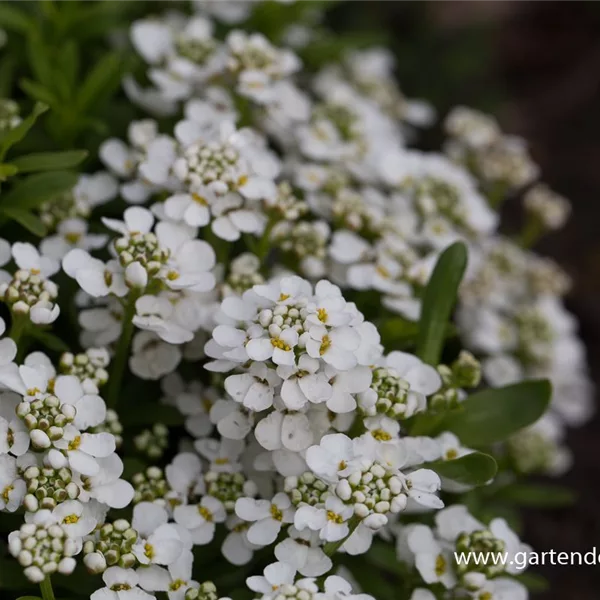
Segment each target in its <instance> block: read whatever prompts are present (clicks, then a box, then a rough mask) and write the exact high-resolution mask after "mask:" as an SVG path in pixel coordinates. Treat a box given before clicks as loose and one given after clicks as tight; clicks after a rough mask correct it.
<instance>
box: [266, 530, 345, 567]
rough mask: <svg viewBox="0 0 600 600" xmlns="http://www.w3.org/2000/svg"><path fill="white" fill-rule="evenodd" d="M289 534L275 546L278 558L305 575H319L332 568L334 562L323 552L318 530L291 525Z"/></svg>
mask: <svg viewBox="0 0 600 600" xmlns="http://www.w3.org/2000/svg"><path fill="white" fill-rule="evenodd" d="M288 535H289V536H290V537H288V538H286V539H285V540H283V541H281V542H279V544H277V546H275V558H276V559H277V560H279V561H281V562H284V563H288V564H289V565H291V566H292V567H294V568H295V569H296V570H297V571H298V572H299V573H300V574H301V575H304V576H305V577H319V576H321V575H323V574H325V573H327V572H328V571H330V570H331V567H332V564H333V563H332V562H331V559H330V558H329V557H328V556H327V555H326V554H325V553H324V552H323V550H322V548H321V546H320V544H321V541H320V538H319V534H318V533H317V532H315V531H311V530H310V529H308V528H307V529H305V530H304V531H298V530H297V529H296V528H295V527H289V528H288Z"/></svg>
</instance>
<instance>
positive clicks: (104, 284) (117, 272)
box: [62, 249, 128, 298]
mask: <svg viewBox="0 0 600 600" xmlns="http://www.w3.org/2000/svg"><path fill="white" fill-rule="evenodd" d="M62 267H63V270H64V271H65V273H66V274H67V275H68V276H69V277H72V278H73V279H75V280H76V281H77V283H78V284H79V286H80V287H81V289H82V290H84V291H85V292H87V293H88V294H89V295H90V296H93V297H94V298H101V297H103V296H108V295H109V294H114V295H115V296H118V297H122V296H125V295H126V294H127V291H128V289H127V286H126V285H125V275H124V272H123V269H122V267H121V265H119V263H118V262H117V261H115V260H109V261H108V262H107V263H104V262H102V261H101V260H99V259H97V258H93V257H91V256H90V255H89V254H88V253H87V252H86V251H85V250H79V249H75V250H70V251H69V252H68V253H67V254H66V256H65V257H64V258H63V260H62Z"/></svg>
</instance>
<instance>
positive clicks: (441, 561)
mask: <svg viewBox="0 0 600 600" xmlns="http://www.w3.org/2000/svg"><path fill="white" fill-rule="evenodd" d="M445 572H446V559H445V558H444V557H443V556H442V555H441V554H438V557H437V558H436V559H435V574H436V575H437V576H438V577H441V576H442V575H443V574H444V573H445Z"/></svg>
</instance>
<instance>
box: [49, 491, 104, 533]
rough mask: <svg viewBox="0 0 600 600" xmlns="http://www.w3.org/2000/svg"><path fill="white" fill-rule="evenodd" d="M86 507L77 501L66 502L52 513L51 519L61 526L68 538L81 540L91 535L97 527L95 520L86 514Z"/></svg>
mask: <svg viewBox="0 0 600 600" xmlns="http://www.w3.org/2000/svg"><path fill="white" fill-rule="evenodd" d="M86 507H87V505H86V504H82V503H81V502H79V501H78V500H67V501H65V502H62V503H60V504H59V505H58V506H57V507H56V508H55V509H54V510H53V511H52V518H53V519H54V520H55V521H56V522H57V523H59V524H60V525H62V528H63V529H64V531H65V532H66V534H67V535H68V536H69V537H72V538H83V537H84V536H86V535H88V534H89V533H91V532H92V531H93V530H94V528H95V527H96V525H97V520H96V519H95V518H94V517H93V516H92V515H91V514H88V511H87V510H86Z"/></svg>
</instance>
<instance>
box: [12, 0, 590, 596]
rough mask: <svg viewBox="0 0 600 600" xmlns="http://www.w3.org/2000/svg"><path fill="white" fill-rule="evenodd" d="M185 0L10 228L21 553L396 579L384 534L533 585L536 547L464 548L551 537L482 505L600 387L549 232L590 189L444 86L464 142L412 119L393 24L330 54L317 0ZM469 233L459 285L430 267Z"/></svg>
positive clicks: (214, 573) (118, 580)
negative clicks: (33, 236)
mask: <svg viewBox="0 0 600 600" xmlns="http://www.w3.org/2000/svg"><path fill="white" fill-rule="evenodd" d="M190 4H191V6H187V5H186V6H185V7H184V6H183V5H181V6H179V5H178V6H176V7H174V10H170V11H169V12H167V13H166V14H164V15H153V16H151V17H150V16H147V17H144V18H140V19H138V20H136V21H135V22H133V23H131V24H130V28H129V37H130V41H131V45H132V49H133V50H134V51H135V52H136V53H137V54H138V59H139V60H138V61H131V64H136V63H137V67H138V68H137V69H136V73H135V76H134V74H133V73H123V89H124V92H125V96H124V97H123V100H124V102H125V103H127V108H128V109H129V111H128V112H127V113H126V114H129V115H131V117H130V118H131V119H132V120H131V122H129V124H128V126H127V127H126V133H125V135H124V136H123V137H122V139H121V137H117V136H121V135H122V134H123V132H124V131H125V128H123V130H122V131H121V130H120V128H118V127H114V128H113V127H109V130H110V134H111V135H110V136H109V135H108V134H107V135H106V138H107V139H104V140H103V141H102V142H101V144H100V146H99V149H98V151H97V153H96V152H95V151H94V153H95V154H97V156H93V157H92V158H93V160H95V159H96V158H97V159H98V160H99V161H100V162H101V163H102V164H103V165H104V168H105V169H106V170H101V171H97V172H95V173H89V174H82V175H80V176H79V177H78V179H77V178H74V179H72V180H70V185H69V186H68V187H69V190H68V191H67V192H64V190H63V192H61V193H60V194H58V193H57V194H54V195H52V194H51V193H48V194H45V195H44V202H43V203H41V204H39V205H38V206H36V207H35V213H34V212H32V213H31V217H32V218H35V219H37V220H39V222H40V224H41V225H43V226H44V227H46V228H47V233H48V234H47V235H46V236H45V238H44V239H43V241H42V242H41V243H40V244H39V247H36V246H35V245H33V244H32V243H29V242H20V241H17V242H15V243H12V244H9V243H8V242H6V241H4V240H0V265H1V266H7V265H8V266H7V270H6V271H4V270H3V271H1V272H0V275H1V276H0V301H1V302H2V303H3V304H4V305H5V307H6V312H5V313H4V314H6V316H7V318H8V319H9V323H10V328H9V330H8V334H7V335H5V336H4V337H2V339H0V511H2V512H10V513H16V514H15V515H14V517H16V518H19V519H21V520H22V522H19V525H20V526H18V527H16V528H15V530H14V531H12V532H10V533H9V535H8V550H9V552H10V554H11V555H12V556H13V557H14V558H15V559H16V560H17V561H18V564H19V565H20V566H21V567H22V568H23V570H24V573H25V576H26V577H27V578H28V579H29V580H30V581H31V582H33V583H40V584H42V586H44V587H45V586H47V585H48V584H49V583H50V581H51V579H52V576H53V575H54V574H55V573H59V574H61V575H68V576H69V577H70V578H71V580H72V581H73V582H74V583H73V584H72V586H73V587H74V588H76V589H77V588H78V586H79V584H80V582H82V581H84V582H86V583H85V584H84V585H83V587H82V589H84V588H85V585H87V583H89V582H90V581H91V582H92V584H93V590H95V591H93V590H92V589H90V591H89V593H87V588H85V589H86V591H84V592H82V595H83V594H87V596H88V597H89V596H91V598H92V600H153V599H155V598H156V596H155V594H159V593H160V594H167V595H168V598H169V600H219V598H220V594H222V593H223V594H228V593H230V594H231V595H232V597H233V598H234V599H236V600H237V598H238V597H245V595H246V594H247V593H248V592H252V593H254V594H255V597H256V598H257V599H259V600H288V599H289V600H292V599H297V600H342V599H345V600H353V599H355V598H356V600H372V598H371V596H370V595H369V594H363V593H361V590H362V589H363V588H364V590H365V591H366V592H374V593H375V594H376V592H377V591H378V590H377V585H372V582H371V583H370V580H371V579H373V578H372V577H371V578H369V577H366V578H365V577H361V573H360V570H361V568H360V567H359V568H355V567H356V565H357V564H359V563H357V562H355V561H357V560H358V561H362V560H363V559H365V560H370V554H369V553H370V552H373V553H374V554H377V558H376V559H375V560H374V563H378V562H379V563H385V564H386V568H387V567H389V564H390V563H389V561H396V562H394V563H393V564H395V565H396V566H397V567H398V568H399V569H402V573H403V575H404V574H405V575H406V577H404V576H403V581H402V585H403V586H404V587H403V588H402V593H404V596H402V598H409V597H410V598H411V600H432V599H435V598H440V597H444V598H445V597H448V598H450V597H452V598H472V599H473V600H506V599H510V600H516V599H519V600H521V599H525V598H526V597H527V592H526V590H525V588H524V587H523V585H522V584H521V583H520V582H518V581H517V579H515V577H514V576H515V575H518V574H520V571H521V570H522V569H518V570H517V569H514V568H513V567H512V566H509V565H508V562H507V564H506V565H505V564H504V563H499V562H493V561H492V562H490V561H488V562H485V563H473V564H469V563H460V562H457V560H456V554H455V553H460V552H463V553H469V552H488V553H490V556H491V555H492V554H494V555H496V554H501V553H508V554H507V555H508V556H509V557H510V556H514V555H515V554H516V553H517V552H524V551H526V550H527V548H528V547H527V546H525V545H523V544H521V542H520V541H519V540H518V538H517V536H516V534H515V533H514V532H513V531H512V530H511V529H510V528H509V526H508V525H507V522H506V521H505V520H504V519H501V518H494V516H493V514H492V515H490V511H487V510H482V511H481V514H480V512H479V511H478V507H482V506H485V505H486V504H488V498H493V500H494V502H490V503H489V504H490V506H491V509H490V510H491V511H492V512H493V509H494V508H495V506H496V501H497V502H498V503H499V504H500V503H501V501H502V491H503V490H505V488H509V489H508V492H510V486H512V485H513V484H515V483H516V484H518V483H519V482H520V481H521V479H522V478H523V477H524V476H526V475H528V474H540V473H542V474H559V473H561V472H563V471H564V470H565V469H566V468H568V466H569V464H570V454H569V451H568V449H567V448H566V447H565V446H564V435H565V432H566V428H567V426H574V425H577V424H580V423H582V422H583V421H585V419H587V418H588V417H589V415H590V413H591V385H590V383H589V380H588V377H587V371H586V361H585V352H584V349H583V346H582V343H581V341H580V340H579V338H578V336H577V331H576V329H577V327H576V323H575V320H574V318H573V317H572V316H571V315H570V314H569V313H568V312H567V311H566V309H565V308H564V305H563V297H564V295H565V294H566V292H567V290H568V287H569V280H568V278H567V276H566V275H565V274H564V273H563V272H562V271H561V270H560V269H559V267H558V266H556V265H554V263H552V262H550V261H548V260H547V259H544V258H541V257H539V256H538V255H536V254H535V253H534V252H533V251H531V249H530V247H531V245H532V244H533V243H535V241H537V239H538V238H539V236H541V235H542V234H544V233H547V232H550V231H553V230H556V229H558V228H560V227H561V226H562V225H563V224H564V222H565V221H566V219H567V217H568V214H569V211H570V208H569V204H568V202H567V201H566V200H565V199H564V198H562V197H561V196H559V195H558V194H556V193H555V192H553V191H551V190H550V189H549V188H548V187H547V186H546V185H545V184H543V183H541V182H538V181H537V178H538V168H537V166H536V165H535V164H534V163H533V161H532V159H531V158H530V156H529V154H528V151H527V148H526V145H525V143H524V142H523V140H521V139H519V138H516V137H514V136H508V135H505V134H503V133H502V131H501V130H500V127H499V124H498V123H497V122H496V121H495V120H494V119H493V118H492V117H488V116H487V115H483V114H481V113H479V112H477V111H475V110H471V109H467V108H461V107H459V108H456V109H454V110H453V111H451V113H450V114H449V115H448V116H447V117H446V119H445V122H444V124H445V129H446V133H447V135H448V138H449V139H448V141H447V143H446V144H445V145H444V147H443V151H441V152H433V151H428V152H425V151H422V150H418V149H416V148H414V147H411V146H409V142H413V141H414V140H415V139H418V130H419V129H421V128H423V127H426V126H428V125H429V124H431V123H432V122H433V120H434V119H435V117H436V116H435V113H434V111H433V109H432V108H431V107H430V106H429V105H428V104H427V103H425V102H424V101H420V100H410V99H408V98H406V97H405V95H404V94H403V93H402V92H401V90H400V88H399V87H398V85H397V84H396V81H395V78H394V75H393V71H394V61H393V58H392V56H391V55H390V54H389V53H388V52H387V51H386V50H384V49H381V48H375V49H367V50H360V51H356V50H354V49H353V50H352V51H351V52H347V53H345V54H344V55H343V56H341V57H340V59H339V60H338V61H333V62H332V63H331V64H323V65H321V66H320V67H319V68H314V67H313V66H312V63H310V61H307V62H306V63H303V57H305V51H307V50H311V44H312V42H313V41H315V40H317V38H318V33H316V32H315V31H312V29H313V26H314V27H315V28H317V29H318V28H320V27H321V25H318V27H317V24H318V23H319V15H320V14H322V11H323V8H322V7H321V4H320V3H317V4H315V6H314V7H311V10H310V11H309V10H305V9H304V8H301V7H299V6H298V5H300V4H304V3H297V4H294V5H293V6H286V4H287V3H283V2H282V5H281V6H279V7H277V10H276V11H275V12H277V11H282V13H283V12H285V11H286V10H288V9H289V10H294V11H296V10H297V13H296V12H294V13H293V14H294V15H296V16H295V17H294V19H292V20H293V21H294V24H293V25H290V26H289V27H287V28H286V30H285V32H280V33H281V35H279V34H278V35H274V34H273V31H270V28H269V27H268V26H266V25H265V23H266V22H267V21H269V19H266V18H265V15H262V17H261V12H260V11H261V8H263V7H261V4H260V3H259V2H251V1H244V2H238V1H237V0H228V1H227V2H224V1H221V0H196V1H195V2H193V3H190ZM306 4H307V5H308V4H310V3H306ZM267 8H268V9H269V10H271V9H273V6H272V5H268V6H267ZM273 10H275V9H273ZM290 14H292V13H290ZM296 21H297V22H296ZM253 28H258V30H257V31H254V30H253ZM315 36H316V37H315ZM117 37H118V36H115V39H116V38H117ZM315 48H317V52H316V54H319V52H318V46H315ZM312 49H313V50H314V48H312ZM314 53H315V52H313V54H314ZM306 55H308V56H310V52H309V53H308V54H306ZM142 81H143V83H142ZM0 113H1V114H0V130H1V132H0V133H3V132H5V131H8V132H11V131H12V132H14V130H15V128H17V127H18V126H19V123H21V121H20V118H19V117H18V111H15V107H14V106H13V105H12V104H11V103H9V102H4V103H2V105H1V106H0ZM91 121H92V122H95V121H94V120H93V119H91ZM98 129H99V128H98ZM19 131H20V130H19ZM19 131H18V132H17V133H18V135H20V133H19ZM119 132H120V133H119ZM17 133H14V135H15V136H17ZM0 137H1V136H0ZM21 137H22V136H21ZM3 139H4V138H2V139H0V144H2V143H3V141H2V140H3ZM19 139H20V138H19ZM69 148H71V145H69ZM65 154H66V155H68V156H70V153H69V152H66V153H65ZM61 155H62V153H61ZM2 156H4V155H2ZM34 158H35V155H34ZM62 159H63V160H64V159H65V157H64V155H63V156H62ZM25 164H27V163H25ZM4 166H6V167H7V170H6V173H9V172H10V169H8V167H11V166H12V165H11V164H7V165H4ZM3 173H4V171H3ZM7 177H8V175H7ZM73 183H74V184H75V185H74V186H73V187H72V188H71V184H73ZM509 193H510V194H512V195H514V196H521V197H522V198H523V203H522V204H523V208H524V211H523V212H524V227H523V231H522V232H521V234H520V235H519V236H517V237H516V238H515V239H508V238H506V237H504V236H503V235H502V233H501V223H500V214H499V211H498V207H499V206H500V203H501V201H502V200H503V199H504V197H506V195H507V194H509ZM15 210H16V209H15ZM2 214H3V215H4V212H3V213H2ZM27 214H28V213H27ZM7 215H8V213H7ZM7 218H8V216H7ZM15 219H16V217H15ZM37 220H36V223H37ZM9 237H10V238H11V239H13V238H12V236H9ZM450 246H451V247H453V248H456V247H459V248H465V249H466V250H467V251H468V255H469V266H468V268H467V269H466V273H465V275H464V278H463V280H462V282H461V284H460V287H459V289H458V292H456V291H455V290H454V289H450V287H451V286H449V287H445V288H443V289H440V288H436V287H435V285H436V284H439V281H440V278H439V272H440V271H439V269H441V268H443V267H444V264H445V263H444V256H447V255H446V252H447V248H448V247H450ZM440 257H442V258H441V259H440ZM448 268H451V267H448ZM432 274H433V275H432ZM454 275H455V273H452V276H453V277H454ZM453 277H449V278H448V279H452V278H453ZM442 279H443V278H442ZM457 279H460V277H458V278H457ZM55 281H58V282H60V289H59V287H58V285H57V283H55ZM457 285H458V282H457ZM455 297H456V300H457V302H456V311H455V314H454V316H453V321H452V323H445V320H447V315H445V314H444V313H445V312H448V311H449V310H450V309H449V307H448V310H445V308H444V307H442V308H439V306H438V305H437V304H436V303H437V302H440V301H441V303H442V304H444V305H448V304H449V303H450V304H452V303H453V301H454V299H455ZM432 306H433V308H432ZM436 308H438V309H439V314H438V312H436V311H435V310H434V309H436ZM432 311H433V313H432ZM432 315H433V316H432ZM442 319H443V320H442ZM0 325H1V327H0V335H4V333H5V329H6V327H5V324H4V321H1V323H0ZM448 338H449V339H450V340H451V341H450V343H448V344H446V345H445V346H444V342H445V340H446V339H448ZM42 348H45V349H46V351H47V353H45V352H42V351H41V349H42ZM442 349H443V353H442ZM442 360H443V361H444V362H443V363H442V362H441V361H442ZM530 379H536V380H537V379H548V380H550V381H551V383H552V384H553V392H552V397H551V402H550V408H549V411H548V412H547V413H546V414H544V415H543V416H542V417H541V418H539V419H537V420H536V419H534V416H535V415H534V416H532V417H531V419H530V420H529V421H528V422H524V420H519V419H517V418H516V417H515V415H514V412H515V410H514V407H513V405H510V406H509V407H508V408H507V409H505V408H504V404H503V403H505V401H506V398H507V397H510V394H511V393H512V392H511V390H513V392H514V388H511V387H510V385H511V384H515V385H521V384H522V385H525V386H527V385H529V384H527V383H523V382H525V381H526V380H530ZM530 385H531V387H528V388H526V389H533V388H534V387H535V385H536V382H530ZM507 386H508V387H507ZM522 389H523V388H522V387H521V388H519V390H522ZM536 389H537V388H536ZM514 393H517V392H514ZM520 393H522V392H520ZM488 394H491V395H492V396H493V401H490V405H491V404H493V406H494V410H493V411H491V412H486V407H485V406H483V405H484V404H485V402H483V400H486V398H489V396H488ZM496 394H497V395H496ZM532 394H533V392H532ZM498 398H499V399H498ZM497 399H498V400H497ZM533 400H537V398H534V399H533ZM544 400H547V398H542V401H541V402H540V403H539V404H540V405H541V404H543V402H544ZM503 410H504V411H505V413H506V414H504V413H503V412H502V411H503ZM474 411H479V412H476V413H475V414H474ZM527 412H528V411H527ZM534 412H535V410H534V409H533V408H532V410H531V414H532V415H533V413H534ZM542 412H543V410H540V414H541V413H542ZM490 414H492V417H490V416H489V415H490ZM538 416H539V415H538ZM526 418H528V417H527V416H524V417H523V419H526ZM496 419H497V420H498V421H502V422H501V423H499V424H498V430H501V432H502V433H504V432H508V433H507V434H506V435H505V436H504V437H502V436H496V435H495V429H494V427H496V423H495V422H490V420H496ZM517 421H518V423H517V424H516V425H515V423H516V422H517ZM480 429H481V430H480ZM488 437H489V439H488ZM496 459H498V461H497V462H496ZM498 464H499V465H500V466H501V468H502V473H501V475H500V476H498V477H496V472H497V468H498ZM480 486H481V488H480ZM482 489H483V490H485V492H482V491H481V490H482ZM457 494H460V501H461V502H464V503H465V504H468V505H469V507H471V506H472V507H474V508H473V511H474V514H473V515H472V514H470V513H469V512H468V510H467V508H466V507H465V506H463V505H462V504H457V503H456V502H457ZM509 496H510V494H507V497H509ZM505 508H506V507H505ZM11 523H13V521H12V520H11ZM7 533H8V532H7ZM394 542H395V547H394ZM363 555H364V556H363ZM355 557H359V558H355ZM381 557H383V558H381ZM342 562H343V565H342V564H341V563H342ZM78 565H79V567H78ZM76 567H78V568H77V569H76ZM233 567H239V568H233ZM346 567H348V569H349V570H348V569H346ZM4 568H5V567H4V559H3V558H2V557H0V569H2V570H4ZM7 568H9V567H7ZM523 568H524V566H523ZM82 570H83V571H84V577H85V578H86V579H85V580H83V579H80V578H79V577H80V573H79V572H80V571H82ZM85 571H87V573H85ZM390 571H392V573H391V575H393V574H394V573H395V571H396V569H395V568H394V569H390ZM260 573H262V575H261V574H260ZM354 579H356V581H354ZM0 584H1V581H0ZM161 597H162V596H161ZM44 598H45V600H47V599H46V596H44ZM223 600H229V599H228V597H226V596H225V597H224V598H223Z"/></svg>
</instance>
